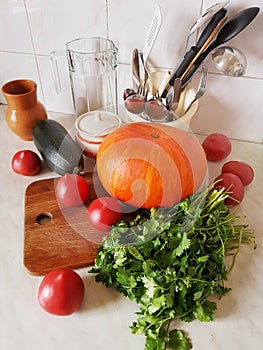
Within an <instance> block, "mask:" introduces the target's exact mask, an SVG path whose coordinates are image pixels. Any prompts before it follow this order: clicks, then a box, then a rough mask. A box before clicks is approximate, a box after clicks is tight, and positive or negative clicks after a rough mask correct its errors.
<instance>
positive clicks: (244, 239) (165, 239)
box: [90, 186, 255, 350]
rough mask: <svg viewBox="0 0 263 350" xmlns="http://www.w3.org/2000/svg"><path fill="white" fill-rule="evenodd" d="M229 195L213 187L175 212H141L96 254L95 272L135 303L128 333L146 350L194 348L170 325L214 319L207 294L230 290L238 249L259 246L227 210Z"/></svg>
mask: <svg viewBox="0 0 263 350" xmlns="http://www.w3.org/2000/svg"><path fill="white" fill-rule="evenodd" d="M226 196H227V193H226V192H225V191H223V190H220V191H217V190H215V189H214V188H213V186H211V187H209V188H207V189H205V190H204V191H203V192H201V193H199V194H195V195H192V196H189V197H187V198H186V199H184V200H183V201H182V202H180V203H178V204H176V205H174V206H172V207H169V208H152V209H151V210H141V211H140V212H138V213H137V215H136V217H135V218H134V219H132V220H131V221H129V222H125V221H121V222H119V223H118V224H117V225H116V226H114V227H113V228H112V230H111V232H110V234H109V236H108V237H107V238H106V239H105V241H104V244H103V246H101V247H100V248H99V249H98V252H97V257H96V260H95V266H94V267H93V268H92V269H91V270H90V272H91V273H96V281H97V282H102V283H103V284H105V285H106V286H107V287H112V288H115V289H116V290H118V291H119V292H121V293H123V294H124V295H125V296H127V297H128V298H130V299H131V300H135V301H136V302H137V303H138V305H139V308H140V309H139V311H138V312H137V321H136V322H133V323H132V325H131V326H130V328H131V331H132V333H135V334H142V333H144V334H145V337H146V338H145V349H146V350H163V349H165V348H166V346H169V348H170V349H176V350H185V349H190V348H191V344H190V341H189V340H188V339H187V337H186V336H185V334H184V333H183V332H182V331H180V330H171V331H170V332H169V324H170V322H171V320H172V319H180V320H182V321H185V322H190V321H192V320H194V319H198V320H200V321H202V322H208V321H211V320H213V319H214V312H215V310H216V302H215V301H211V300H209V298H210V296H213V299H214V297H215V296H218V298H221V297H222V296H224V295H225V294H227V293H228V292H229V291H230V288H228V287H225V285H224V282H225V281H226V280H227V278H228V274H229V271H231V270H232V269H233V266H234V264H235V261H236V257H237V254H238V252H239V247H240V245H241V244H250V245H252V246H253V247H255V240H254V235H253V231H252V230H251V229H250V228H249V227H248V226H247V225H244V224H240V223H238V222H237V220H238V218H237V217H235V216H234V215H233V214H232V213H231V211H230V210H229V208H228V207H226V206H225V205H224V199H225V198H226ZM227 256H228V259H229V260H230V264H229V267H228V266H227V265H226V257H227ZM167 325H168V326H167Z"/></svg>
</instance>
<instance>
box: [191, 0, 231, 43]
mask: <svg viewBox="0 0 263 350" xmlns="http://www.w3.org/2000/svg"><path fill="white" fill-rule="evenodd" d="M228 3H229V1H222V2H219V3H216V4H214V5H212V6H211V7H209V8H208V9H206V10H205V11H204V12H203V13H202V15H201V16H200V17H199V18H198V19H197V20H196V21H195V23H194V24H193V25H192V27H191V28H190V32H189V34H188V37H187V40H186V48H185V49H186V50H187V48H188V44H189V39H190V37H191V35H192V34H193V33H194V32H196V31H197V30H198V29H199V28H200V27H201V26H202V25H203V24H205V23H206V22H208V21H209V20H210V19H211V18H212V17H213V16H214V15H215V14H216V13H217V12H218V11H220V10H221V9H223V8H224V7H225V6H226V5H227V4H228Z"/></svg>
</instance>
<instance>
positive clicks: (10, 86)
mask: <svg viewBox="0 0 263 350" xmlns="http://www.w3.org/2000/svg"><path fill="white" fill-rule="evenodd" d="M2 93H3V95H4V97H5V99H6V102H7V104H8V107H7V110H6V122H7V125H8V126H9V128H10V129H11V130H12V131H13V132H14V133H15V134H16V135H17V136H19V137H20V138H21V139H22V140H25V141H30V140H32V129H33V128H34V126H35V125H36V124H37V123H38V122H39V121H41V120H44V119H47V113H46V109H45V107H44V106H43V105H42V104H41V103H40V102H39V101H38V99H37V84H36V83H35V82H34V81H32V80H23V79H21V80H12V81H9V82H8V83H6V84H4V85H3V86H2Z"/></svg>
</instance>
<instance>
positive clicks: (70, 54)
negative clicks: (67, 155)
mask: <svg viewBox="0 0 263 350" xmlns="http://www.w3.org/2000/svg"><path fill="white" fill-rule="evenodd" d="M117 52H118V49H117V48H116V46H115V45H114V43H113V42H112V41H111V40H109V39H104V38H100V37H90V38H78V39H75V40H72V41H70V42H68V43H67V44H66V55H67V62H68V69H69V75H70V83H71V91H72V98H73V104H74V110H75V114H76V116H79V115H81V114H83V113H86V112H89V111H94V110H97V109H100V108H106V107H109V109H110V110H111V111H112V112H114V113H117V111H116V108H117V104H118V100H117ZM61 53H62V52H59V51H54V52H52V53H51V54H50V59H51V63H52V64H51V66H52V71H53V76H54V81H55V86H56V90H57V92H58V93H60V92H61V90H62V84H61V79H60V75H59V70H58V62H57V61H58V60H57V59H58V56H59V55H60V54H61ZM63 54H65V53H63Z"/></svg>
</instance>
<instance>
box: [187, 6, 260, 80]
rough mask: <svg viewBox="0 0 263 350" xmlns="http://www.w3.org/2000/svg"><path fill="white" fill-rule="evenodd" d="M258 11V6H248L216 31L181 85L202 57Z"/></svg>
mask: <svg viewBox="0 0 263 350" xmlns="http://www.w3.org/2000/svg"><path fill="white" fill-rule="evenodd" d="M258 12H259V7H249V8H247V9H245V10H243V11H241V12H238V13H237V14H236V15H235V16H234V17H232V18H231V20H230V21H228V22H227V23H226V24H225V25H224V26H223V27H222V28H221V29H220V31H219V32H218V34H217V37H216V39H215V40H214V41H213V42H212V43H211V44H210V45H209V46H208V47H207V49H206V50H205V51H204V52H203V53H202V54H201V55H200V57H199V58H198V60H197V61H196V62H195V64H194V66H193V67H192V68H191V70H190V71H189V73H188V74H187V76H186V77H185V79H184V80H183V86H184V85H185V84H186V83H187V82H188V81H189V80H190V79H191V77H192V76H193V74H194V73H195V72H196V70H197V69H198V67H199V66H200V65H201V63H202V62H203V61H204V59H205V58H206V57H207V56H208V55H209V53H210V52H211V51H213V50H214V49H215V48H217V47H218V46H220V45H222V44H224V43H226V42H227V41H229V40H230V39H232V38H234V37H235V36H236V35H237V34H239V33H240V32H241V31H242V30H243V29H245V28H246V27H247V26H248V25H249V23H251V22H252V21H253V19H254V18H255V17H256V15H257V14H258Z"/></svg>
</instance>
